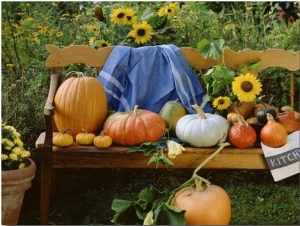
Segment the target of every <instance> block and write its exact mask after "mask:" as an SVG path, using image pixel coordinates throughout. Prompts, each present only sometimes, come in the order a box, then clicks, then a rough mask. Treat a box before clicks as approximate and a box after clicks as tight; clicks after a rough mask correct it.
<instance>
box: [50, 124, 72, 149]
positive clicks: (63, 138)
mask: <svg viewBox="0 0 300 226" xmlns="http://www.w3.org/2000/svg"><path fill="white" fill-rule="evenodd" d="M69 130H70V128H67V129H65V130H64V131H63V132H60V133H59V134H57V135H55V136H54V137H53V138H52V143H53V144H54V145H55V146H59V147H66V146H70V145H71V144H72V143H73V140H74V139H73V137H72V136H71V135H70V134H67V131H69Z"/></svg>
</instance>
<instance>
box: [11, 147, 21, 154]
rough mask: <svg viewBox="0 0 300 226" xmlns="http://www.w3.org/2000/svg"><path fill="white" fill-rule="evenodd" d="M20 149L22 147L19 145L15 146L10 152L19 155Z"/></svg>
mask: <svg viewBox="0 0 300 226" xmlns="http://www.w3.org/2000/svg"><path fill="white" fill-rule="evenodd" d="M22 151H23V150H22V148H20V147H15V148H14V149H13V150H12V152H13V153H14V154H16V155H20V154H21V152H22Z"/></svg>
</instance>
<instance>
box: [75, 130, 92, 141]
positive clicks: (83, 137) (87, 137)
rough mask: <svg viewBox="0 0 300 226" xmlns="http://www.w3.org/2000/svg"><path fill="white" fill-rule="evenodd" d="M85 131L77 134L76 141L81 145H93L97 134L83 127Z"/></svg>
mask: <svg viewBox="0 0 300 226" xmlns="http://www.w3.org/2000/svg"><path fill="white" fill-rule="evenodd" d="M82 131H83V133H78V134H77V135H76V142H77V143H78V144H81V145H91V144H92V143H93V141H94V138H95V134H93V133H88V132H87V130H86V129H82Z"/></svg>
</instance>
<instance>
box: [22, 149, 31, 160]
mask: <svg viewBox="0 0 300 226" xmlns="http://www.w3.org/2000/svg"><path fill="white" fill-rule="evenodd" d="M21 157H22V158H28V157H30V152H29V151H26V150H23V151H22V152H21Z"/></svg>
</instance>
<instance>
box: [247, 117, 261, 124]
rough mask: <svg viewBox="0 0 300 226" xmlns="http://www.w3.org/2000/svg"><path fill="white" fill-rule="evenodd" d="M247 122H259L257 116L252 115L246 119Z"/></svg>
mask: <svg viewBox="0 0 300 226" xmlns="http://www.w3.org/2000/svg"><path fill="white" fill-rule="evenodd" d="M246 122H247V123H250V124H255V123H258V121H257V118H256V117H251V118H248V119H246Z"/></svg>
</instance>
